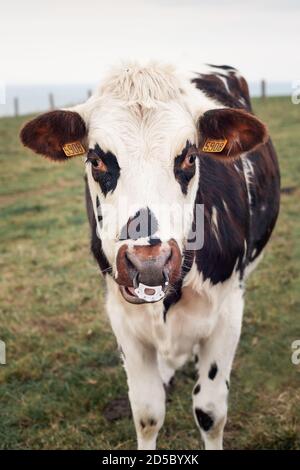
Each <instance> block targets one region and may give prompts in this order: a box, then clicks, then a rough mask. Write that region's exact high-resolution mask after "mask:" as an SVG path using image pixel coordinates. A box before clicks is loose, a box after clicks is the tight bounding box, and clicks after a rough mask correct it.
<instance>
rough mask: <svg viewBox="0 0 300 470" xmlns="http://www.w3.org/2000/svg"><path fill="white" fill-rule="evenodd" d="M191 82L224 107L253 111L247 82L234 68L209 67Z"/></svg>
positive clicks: (193, 77) (198, 73)
mask: <svg viewBox="0 0 300 470" xmlns="http://www.w3.org/2000/svg"><path fill="white" fill-rule="evenodd" d="M191 82H192V83H193V84H194V85H195V87H196V88H198V89H199V90H201V91H202V92H203V93H205V94H206V95H207V96H208V97H209V98H212V99H214V100H215V101H217V102H218V103H220V104H221V105H223V106H226V107H229V108H238V109H246V110H247V111H251V102H250V95H249V88H248V84H247V81H246V80H245V78H244V77H243V76H242V75H241V74H240V73H239V71H238V70H237V69H235V68H234V67H231V66H229V65H207V66H206V67H205V68H203V70H202V71H199V72H195V73H194V74H193V76H192V78H191Z"/></svg>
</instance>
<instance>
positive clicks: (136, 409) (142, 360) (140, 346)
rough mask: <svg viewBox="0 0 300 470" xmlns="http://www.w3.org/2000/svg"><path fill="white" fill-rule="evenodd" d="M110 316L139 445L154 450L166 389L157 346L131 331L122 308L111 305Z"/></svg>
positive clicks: (162, 418) (140, 448)
mask: <svg viewBox="0 0 300 470" xmlns="http://www.w3.org/2000/svg"><path fill="white" fill-rule="evenodd" d="M109 316H110V320H111V324H112V328H113V330H114V333H115V336H116V338H117V341H118V344H119V346H120V349H121V352H122V357H123V362H124V367H125V371H126V375H127V383H128V388H129V391H128V394H129V400H130V405H131V410H132V414H133V419H134V424H135V428H136V434H137V441H138V449H139V450H142V449H145V450H153V449H155V447H156V439H157V435H158V432H159V430H160V428H161V426H162V425H163V422H164V418H165V390H164V386H163V382H162V379H161V377H160V374H159V369H158V363H157V354H156V350H155V349H154V348H153V347H151V346H150V345H149V344H146V343H145V342H143V341H142V340H140V339H139V338H138V337H137V336H136V335H135V334H134V332H133V330H132V329H131V328H130V327H129V325H128V323H127V321H126V319H125V318H124V317H125V315H124V311H122V310H120V311H118V310H117V311H116V308H115V305H113V306H112V309H111V311H110V315H109Z"/></svg>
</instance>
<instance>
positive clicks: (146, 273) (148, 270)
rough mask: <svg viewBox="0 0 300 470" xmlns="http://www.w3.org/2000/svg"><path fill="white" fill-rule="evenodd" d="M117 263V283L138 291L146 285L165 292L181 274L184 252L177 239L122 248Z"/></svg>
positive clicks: (123, 246)
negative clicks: (182, 254) (138, 288)
mask: <svg viewBox="0 0 300 470" xmlns="http://www.w3.org/2000/svg"><path fill="white" fill-rule="evenodd" d="M116 261H117V262H116V265H117V277H116V281H117V282H118V284H120V285H121V286H126V287H130V288H137V287H138V286H139V285H140V284H144V285H145V286H149V287H151V286H161V288H162V289H163V290H166V289H167V286H168V284H169V283H173V282H175V281H176V279H177V278H178V276H179V274H180V268H181V253H180V250H179V248H178V245H177V243H176V242H175V241H174V240H170V241H169V242H167V243H156V244H155V245H135V246H130V247H129V246H128V245H122V246H121V248H120V249H119V251H118V254H117V260H116ZM131 291H132V289H131Z"/></svg>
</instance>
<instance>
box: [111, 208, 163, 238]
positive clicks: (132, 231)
mask: <svg viewBox="0 0 300 470" xmlns="http://www.w3.org/2000/svg"><path fill="white" fill-rule="evenodd" d="M157 230H158V222H157V218H156V217H155V215H154V214H153V212H151V211H150V209H149V208H148V207H146V208H145V209H140V210H139V211H138V212H136V214H135V215H134V216H133V217H131V218H130V219H129V220H128V222H127V224H126V225H124V227H123V228H122V230H121V234H120V237H119V240H138V239H139V238H147V237H150V239H149V241H150V244H158V243H159V242H160V240H159V241H157V242H156V240H158V239H156V238H155V237H153V238H152V235H154V234H155V232H157ZM151 240H152V243H151Z"/></svg>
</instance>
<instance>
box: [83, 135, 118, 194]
mask: <svg viewBox="0 0 300 470" xmlns="http://www.w3.org/2000/svg"><path fill="white" fill-rule="evenodd" d="M97 157H99V158H100V159H101V160H102V162H103V163H104V164H105V166H106V168H107V171H100V170H98V169H97V168H96V167H95V164H96V162H97ZM87 161H90V162H91V165H92V175H93V178H94V180H95V181H97V182H98V183H99V185H100V188H101V191H102V192H103V194H104V196H106V195H107V193H109V192H110V191H111V192H113V191H114V190H115V189H116V186H117V183H118V179H119V176H120V171H121V169H120V167H119V164H118V161H117V159H116V157H115V155H114V154H113V153H111V152H106V153H105V152H103V150H101V148H100V147H99V145H98V144H96V146H95V148H94V149H90V150H89V152H88V155H87Z"/></svg>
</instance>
